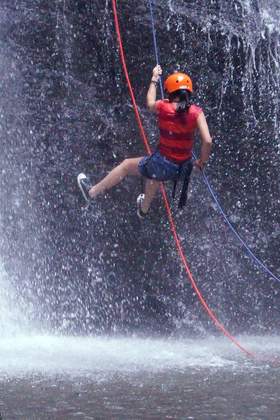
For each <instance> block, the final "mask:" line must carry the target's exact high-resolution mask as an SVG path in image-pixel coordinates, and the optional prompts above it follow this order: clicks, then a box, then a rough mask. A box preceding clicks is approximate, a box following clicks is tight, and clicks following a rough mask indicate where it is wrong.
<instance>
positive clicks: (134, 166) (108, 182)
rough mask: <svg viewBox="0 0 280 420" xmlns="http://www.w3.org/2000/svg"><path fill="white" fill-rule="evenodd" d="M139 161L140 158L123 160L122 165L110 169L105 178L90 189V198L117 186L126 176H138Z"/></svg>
mask: <svg viewBox="0 0 280 420" xmlns="http://www.w3.org/2000/svg"><path fill="white" fill-rule="evenodd" d="M141 159H142V157H139V158H132V159H125V160H124V161H123V162H122V163H120V164H119V165H118V166H116V167H115V168H114V169H112V170H111V172H109V173H108V175H107V176H105V178H103V179H102V180H101V181H100V182H98V183H97V184H95V185H94V186H93V187H92V188H91V189H90V191H89V195H90V197H91V198H95V197H97V195H98V194H100V193H102V192H104V191H105V190H109V189H110V188H112V187H114V186H115V185H117V184H119V183H120V182H121V181H122V180H123V179H124V178H125V177H126V176H127V175H134V176H140V172H139V169H138V163H139V161H140V160H141Z"/></svg>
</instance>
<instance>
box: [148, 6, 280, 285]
mask: <svg viewBox="0 0 280 420" xmlns="http://www.w3.org/2000/svg"><path fill="white" fill-rule="evenodd" d="M148 2H149V7H150V15H151V25H152V33H153V43H154V51H155V58H156V64H159V53H158V51H159V49H158V46H157V38H156V28H155V19H154V13H153V6H152V0H148ZM160 88H161V89H160V90H161V98H162V99H163V97H164V95H163V88H162V82H161V79H160ZM193 157H194V158H195V159H196V156H195V154H194V153H193ZM202 176H203V180H204V182H205V184H206V186H207V188H208V190H209V192H210V194H211V196H212V198H213V200H214V201H215V203H216V205H217V207H218V209H219V211H220V213H221V215H222V216H223V218H224V221H225V223H226V224H227V225H228V227H229V228H230V230H231V231H232V233H233V234H234V235H235V236H236V238H237V239H238V240H239V242H240V243H241V244H242V246H243V247H244V248H245V249H246V251H247V253H248V255H249V257H250V258H251V259H252V260H253V261H254V262H255V264H256V265H258V266H259V267H261V269H262V271H263V272H265V273H266V274H268V275H269V276H270V277H272V278H273V279H274V280H276V281H278V282H279V283H280V279H279V277H277V276H276V275H275V274H273V273H272V271H271V270H270V269H269V268H268V267H267V266H266V265H265V264H264V263H263V262H262V261H261V260H260V259H259V258H258V257H257V256H256V255H255V254H254V253H253V251H252V250H251V249H250V248H249V246H248V245H247V244H246V242H245V241H244V240H243V239H242V238H241V236H240V235H239V233H238V232H237V230H236V229H235V228H234V227H233V225H232V224H231V222H230V221H229V219H228V217H227V215H226V214H225V211H224V210H223V208H222V206H221V204H220V203H219V201H218V198H217V195H216V194H215V192H214V190H213V188H212V187H211V184H210V182H209V181H208V178H207V176H206V174H205V171H204V170H202Z"/></svg>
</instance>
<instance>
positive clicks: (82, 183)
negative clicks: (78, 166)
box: [77, 173, 92, 203]
mask: <svg viewBox="0 0 280 420" xmlns="http://www.w3.org/2000/svg"><path fill="white" fill-rule="evenodd" d="M77 181H78V185H79V188H80V190H81V192H82V194H83V197H84V199H85V200H86V202H87V203H89V202H90V201H91V197H90V195H89V190H90V189H91V187H92V184H91V182H90V180H89V179H88V177H87V176H86V175H85V174H83V173H81V174H79V175H78V176H77Z"/></svg>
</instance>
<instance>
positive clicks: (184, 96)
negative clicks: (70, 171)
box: [77, 65, 212, 219]
mask: <svg viewBox="0 0 280 420" xmlns="http://www.w3.org/2000/svg"><path fill="white" fill-rule="evenodd" d="M161 74H162V69H161V67H160V66H159V65H157V66H156V67H155V68H154V69H153V74H152V79H151V82H150V86H149V89H148V93H147V107H148V109H149V110H150V111H151V112H153V113H155V114H156V115H157V117H158V125H159V131H160V139H159V144H158V147H157V149H156V151H155V152H154V153H153V154H152V155H151V156H145V157H143V156H142V157H137V158H130V159H125V160H124V161H123V162H122V163H120V164H119V165H118V166H117V167H115V168H114V169H112V170H111V171H110V172H109V174H108V175H107V176H105V178H103V179H102V180H101V181H100V182H98V183H97V184H95V185H92V184H91V183H90V181H89V179H88V178H87V177H86V175H85V174H83V173H81V174H79V175H78V178H77V180H78V185H79V188H80V190H81V192H82V194H83V197H84V198H85V200H86V201H87V202H90V200H91V199H95V198H96V197H97V196H98V195H99V194H101V193H103V192H104V191H106V190H109V189H110V188H112V187H113V186H115V185H117V184H118V183H120V182H121V181H122V180H123V179H124V178H125V177H126V176H127V175H134V176H143V177H144V178H145V179H146V182H145V191H144V194H140V195H139V196H138V198H137V214H138V216H139V217H140V218H141V219H143V218H144V217H145V216H146V215H147V213H148V210H149V208H150V205H151V202H152V200H153V198H154V196H155V194H156V192H157V190H158V188H159V185H160V182H161V181H168V180H173V181H175V182H176V180H177V179H178V178H179V176H180V174H181V172H182V168H184V172H185V174H187V176H185V181H186V182H185V184H184V186H185V196H186V188H187V180H188V177H189V175H190V172H191V169H192V161H191V159H192V149H193V142H194V133H195V131H196V129H198V130H199V134H200V138H201V152H200V158H199V159H198V160H196V161H195V162H194V164H195V165H196V167H198V168H199V169H203V167H204V166H205V164H206V162H207V161H208V158H209V155H210V151H211V145H212V139H211V136H210V133H209V129H208V125H207V122H206V119H205V116H204V113H203V111H202V109H201V108H199V107H198V106H196V105H190V95H191V94H192V92H193V87H192V81H191V79H190V77H189V76H188V75H186V74H184V73H173V74H172V75H170V76H169V77H168V78H167V79H166V81H165V83H164V87H165V91H166V93H167V95H168V99H164V100H159V101H157V100H156V88H157V85H158V82H159V79H160V76H161ZM185 168H187V170H186V169H185ZM183 188H184V187H183ZM183 201H184V199H183Z"/></svg>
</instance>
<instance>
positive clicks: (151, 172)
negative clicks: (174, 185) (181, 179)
mask: <svg viewBox="0 0 280 420" xmlns="http://www.w3.org/2000/svg"><path fill="white" fill-rule="evenodd" d="M138 168H139V171H140V173H141V175H143V176H145V177H146V178H149V179H155V180H156V181H169V180H172V181H175V180H176V179H177V178H178V176H179V174H180V165H177V164H176V163H174V162H171V161H170V160H168V159H167V158H166V157H164V156H162V155H161V154H160V153H159V151H156V152H154V153H153V154H151V155H150V156H145V157H144V158H143V159H141V160H140V162H139V164H138Z"/></svg>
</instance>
